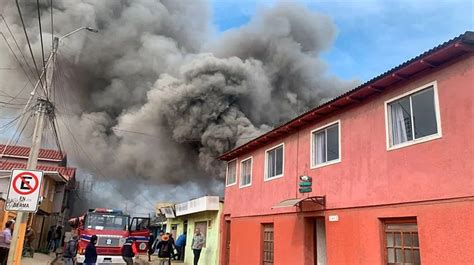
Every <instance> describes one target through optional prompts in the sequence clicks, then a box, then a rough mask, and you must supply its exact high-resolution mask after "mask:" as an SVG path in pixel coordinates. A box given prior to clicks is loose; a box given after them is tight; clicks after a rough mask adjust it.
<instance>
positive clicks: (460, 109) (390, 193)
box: [221, 33, 474, 265]
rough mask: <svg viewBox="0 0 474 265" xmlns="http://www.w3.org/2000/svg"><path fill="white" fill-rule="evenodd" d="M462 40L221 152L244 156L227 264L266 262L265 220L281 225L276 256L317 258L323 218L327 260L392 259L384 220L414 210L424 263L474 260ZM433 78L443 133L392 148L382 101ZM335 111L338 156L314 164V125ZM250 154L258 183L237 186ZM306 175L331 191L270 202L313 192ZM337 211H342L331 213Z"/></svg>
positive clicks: (472, 156) (230, 211)
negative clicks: (320, 201)
mask: <svg viewBox="0 0 474 265" xmlns="http://www.w3.org/2000/svg"><path fill="white" fill-rule="evenodd" d="M466 34H467V33H466ZM471 37H472V36H471ZM448 44H450V45H451V44H452V47H455V45H456V43H454V42H453V43H448ZM462 45H463V46H462V51H463V54H459V55H456V56H455V57H453V58H450V59H449V60H445V61H443V63H442V65H439V66H436V67H434V66H433V67H430V68H429V69H426V70H423V71H420V72H418V73H416V74H414V75H411V76H409V77H405V78H400V80H399V81H397V82H394V83H393V84H391V85H388V86H386V87H384V88H383V91H382V90H381V91H378V92H377V93H374V94H371V95H370V96H369V97H367V98H365V97H364V98H362V97H360V100H357V102H355V103H354V104H348V105H347V106H343V107H339V108H337V109H336V110H335V111H332V112H330V114H327V115H324V116H323V115H319V116H318V118H314V119H313V120H311V121H309V122H305V124H304V125H300V126H299V127H298V128H297V129H292V130H290V129H291V127H289V128H290V129H289V132H288V133H280V134H279V135H280V136H276V137H275V136H274V137H272V138H271V140H266V141H265V144H260V143H259V142H258V141H259V140H258V139H257V141H254V143H252V142H251V143H249V144H247V145H246V148H247V147H248V149H242V148H241V149H236V150H233V151H231V152H229V153H227V154H224V155H223V156H222V157H221V159H222V160H226V161H231V160H233V159H237V165H238V166H237V184H235V185H231V186H228V187H227V188H226V190H225V206H224V216H225V217H224V218H225V219H226V220H227V221H228V222H223V224H224V225H223V226H222V231H223V232H222V235H223V240H222V247H221V249H222V255H221V257H222V262H221V264H223V265H224V264H226V263H228V264H246V265H251V264H262V263H263V257H262V255H263V243H262V239H261V235H262V225H263V224H266V223H272V224H273V227H274V240H273V242H274V250H273V251H274V264H302V265H303V264H304V265H310V264H317V263H316V261H315V256H317V254H315V253H314V252H315V251H314V248H315V246H314V245H315V243H314V237H315V231H314V228H313V223H314V221H315V220H316V218H321V219H320V220H324V225H325V242H326V256H327V259H326V262H327V263H321V264H387V260H386V259H387V258H386V253H385V251H386V245H385V243H386V242H385V232H384V221H387V220H388V221H392V220H395V221H396V220H398V219H397V218H407V217H410V218H412V219H414V220H416V223H417V227H418V228H417V232H418V237H419V249H420V256H421V263H422V264H474V251H472V250H473V249H474V163H473V162H472V161H474V141H473V139H472V137H473V136H474V126H473V124H472V117H474V55H473V52H472V51H473V50H474V49H473V46H469V45H472V43H471V44H465V43H462ZM449 47H451V46H449ZM446 49H447V48H446V47H442V48H441V50H440V51H436V52H438V53H439V52H445V51H446ZM448 52H449V51H448ZM431 55H432V54H426V55H424V56H431ZM423 58H425V57H422V58H418V59H419V60H423ZM408 67H409V66H408ZM402 79H403V80H402ZM433 82H434V83H433ZM430 83H431V84H435V85H436V88H437V94H438V96H437V98H438V103H439V115H440V125H441V132H440V135H439V137H438V138H436V139H432V140H429V141H426V142H420V143H417V144H413V145H409V146H406V147H401V148H398V149H394V150H388V148H387V132H386V121H385V120H386V109H385V108H386V104H385V103H386V102H387V101H388V100H390V99H392V98H395V97H397V96H399V95H402V94H404V93H407V92H410V91H412V90H415V89H417V88H420V87H423V86H425V85H427V84H430ZM368 86H370V84H368ZM336 102H337V101H336ZM322 108H325V106H323V107H322ZM314 111H316V112H317V111H318V109H315V110H314ZM305 115H306V114H305ZM308 115H309V114H308ZM297 120H298V119H295V120H293V121H297ZM334 121H339V126H340V127H339V129H340V162H338V163H334V164H331V165H327V166H323V167H319V168H312V167H311V162H310V161H311V160H310V154H311V131H312V130H314V129H316V128H320V127H323V126H325V125H326V124H330V123H332V122H334ZM280 128H282V127H280ZM293 128H294V126H293ZM276 130H278V129H276ZM274 131H275V130H274ZM272 132H273V131H272ZM272 132H270V133H269V134H268V135H271V134H272ZM260 139H266V138H265V137H263V138H262V137H261V138H260ZM281 143H284V170H283V176H282V177H279V178H275V179H271V180H267V181H265V180H264V170H265V151H266V150H268V149H269V148H272V147H273V146H276V145H278V144H281ZM252 144H255V145H254V146H255V148H252ZM248 157H252V183H251V185H250V186H248V187H239V183H240V168H241V167H240V161H242V160H244V159H246V158H248ZM301 175H308V176H311V177H312V179H313V191H312V193H310V194H309V196H326V204H325V206H324V207H323V206H320V205H317V204H314V203H310V202H304V203H303V204H302V205H301V207H298V208H297V207H287V208H279V209H272V206H275V205H277V204H278V203H279V202H281V201H283V200H286V199H293V198H301V197H303V196H306V195H302V194H300V193H299V192H298V182H299V180H298V177H299V176H301ZM330 215H331V216H337V217H338V221H334V222H332V221H329V216H330ZM229 222H230V233H229V235H230V247H229V249H230V250H229V251H226V242H227V241H228V240H227V239H228V238H227V237H228V236H227V233H226V229H228V224H229ZM226 224H227V225H226ZM227 253H229V254H227ZM226 255H229V256H228V258H227V257H226Z"/></svg>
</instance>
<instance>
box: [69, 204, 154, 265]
mask: <svg viewBox="0 0 474 265" xmlns="http://www.w3.org/2000/svg"><path fill="white" fill-rule="evenodd" d="M69 224H70V225H71V227H72V228H74V229H75V230H76V231H75V232H76V234H77V235H78V236H79V244H78V251H77V262H78V263H83V262H84V258H85V257H84V252H85V249H86V246H87V244H88V243H89V241H90V239H91V237H92V236H93V235H96V236H97V238H98V240H97V244H96V249H97V254H98V257H97V263H98V264H102V263H114V264H117V263H119V264H124V263H125V262H124V261H123V259H122V256H121V248H122V246H123V244H124V243H125V240H126V239H127V238H129V237H131V238H132V239H135V244H136V247H137V250H138V253H139V254H141V255H146V253H147V250H148V248H147V242H148V238H149V235H150V232H149V226H150V218H147V217H133V218H130V216H129V215H126V214H124V213H123V212H122V211H121V210H112V209H99V208H97V209H90V210H89V211H88V212H87V213H86V214H85V215H83V216H80V217H76V218H72V219H70V220H69Z"/></svg>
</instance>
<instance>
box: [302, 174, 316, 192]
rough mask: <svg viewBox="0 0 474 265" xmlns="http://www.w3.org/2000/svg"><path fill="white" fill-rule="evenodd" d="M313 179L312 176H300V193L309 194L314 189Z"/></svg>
mask: <svg viewBox="0 0 474 265" xmlns="http://www.w3.org/2000/svg"><path fill="white" fill-rule="evenodd" d="M312 185H313V179H312V178H311V177H310V176H300V183H299V186H300V188H299V191H300V193H309V192H311V191H313V189H312Z"/></svg>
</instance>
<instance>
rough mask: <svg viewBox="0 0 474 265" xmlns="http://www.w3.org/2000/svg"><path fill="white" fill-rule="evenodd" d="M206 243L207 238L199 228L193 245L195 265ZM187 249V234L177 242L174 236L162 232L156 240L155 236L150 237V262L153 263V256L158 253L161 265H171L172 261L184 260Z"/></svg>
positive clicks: (181, 236)
mask: <svg viewBox="0 0 474 265" xmlns="http://www.w3.org/2000/svg"><path fill="white" fill-rule="evenodd" d="M204 243H205V238H204V236H203V235H202V234H201V231H200V230H199V229H198V228H197V229H196V232H195V234H194V237H193V242H192V245H191V246H192V249H193V254H194V265H197V264H198V262H199V257H200V256H201V251H202V247H203V246H204ZM185 247H186V232H184V233H183V234H182V235H180V236H179V237H178V239H177V240H176V241H175V240H174V238H173V234H171V233H164V231H160V233H159V235H158V237H157V238H156V239H155V238H154V236H153V235H150V240H149V241H148V261H151V255H153V254H154V253H155V252H158V253H157V254H158V258H159V262H160V263H159V264H160V265H169V264H171V260H172V259H175V260H183V259H184V249H185Z"/></svg>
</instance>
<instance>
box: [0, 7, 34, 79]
mask: <svg viewBox="0 0 474 265" xmlns="http://www.w3.org/2000/svg"><path fill="white" fill-rule="evenodd" d="M0 17H2V20H3V23H4V24H5V27H6V28H7V30H8V32H9V33H10V36H11V37H12V39H13V41H14V42H15V46H16V48H17V49H18V51H19V52H20V54H21V57H22V58H23V60H24V62H25V65H26V67H27V68H28V70H30V73H32V74H33V75H34V71H33V69H32V68H31V66H30V65H29V64H28V60H26V56H25V54H24V53H23V51H22V50H21V48H20V45H18V41H17V40H16V38H15V35H14V34H13V32H12V30H11V29H10V26H8V23H7V21H6V20H5V17H4V16H3V15H1V14H0ZM5 39H6V38H5ZM7 43H8V42H7ZM10 50H12V49H10ZM12 52H13V50H12ZM15 58H16V55H15ZM17 61H18V63H19V64H20V66H21V67H22V69H23V64H22V63H21V62H20V60H18V59H17ZM23 71H24V72H25V74H26V76H27V77H28V80H30V76H29V74H27V73H26V71H25V69H23ZM30 83H31V84H32V85H33V82H31V80H30Z"/></svg>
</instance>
